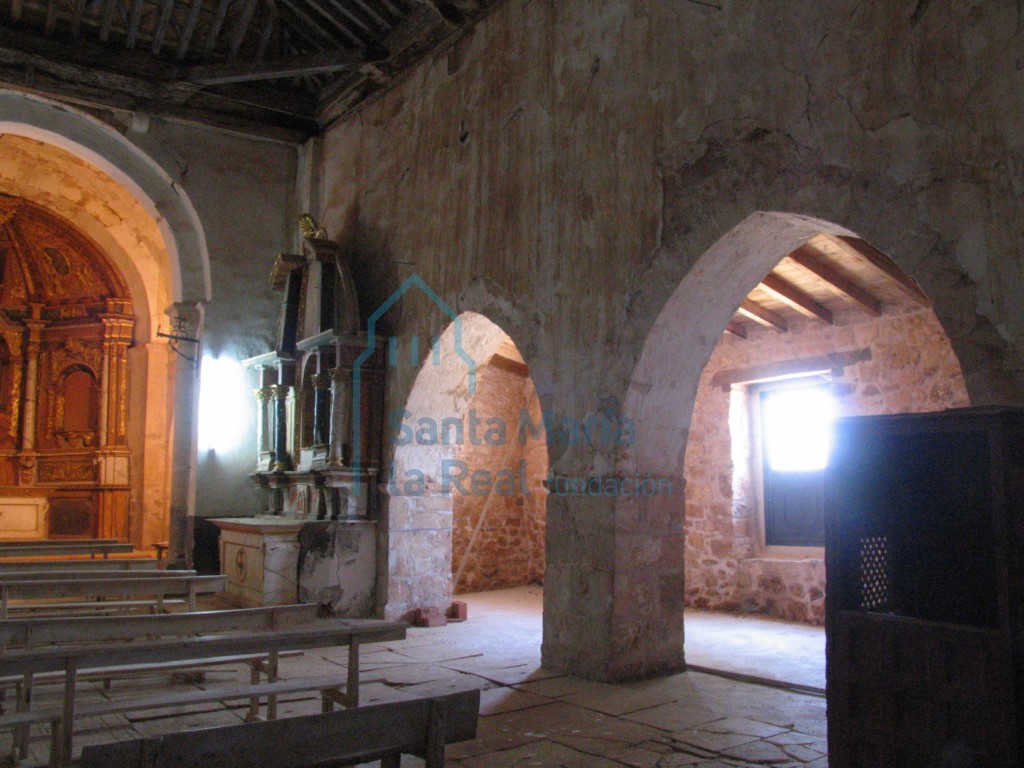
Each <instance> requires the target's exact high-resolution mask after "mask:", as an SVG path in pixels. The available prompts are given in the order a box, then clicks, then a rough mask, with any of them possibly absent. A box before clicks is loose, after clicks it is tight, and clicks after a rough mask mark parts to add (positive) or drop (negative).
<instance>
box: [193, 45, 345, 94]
mask: <svg viewBox="0 0 1024 768" xmlns="http://www.w3.org/2000/svg"><path fill="white" fill-rule="evenodd" d="M364 62H365V58H364V53H363V51H324V52H322V53H312V54H308V55H306V56H295V57H291V58H288V59H285V60H283V61H270V62H264V63H255V62H253V63H244V64H208V65H205V66H196V67H192V68H191V69H190V70H189V72H188V75H187V76H186V78H185V79H186V80H187V81H188V82H190V83H192V84H194V85H202V86H209V85H223V84H225V83H246V82H252V81H255V80H278V79H281V78H286V77H301V76H303V75H315V74H318V73H321V72H340V71H344V70H356V69H359V67H360V66H361V65H362V64H363V63H364Z"/></svg>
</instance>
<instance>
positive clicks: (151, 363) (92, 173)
mask: <svg viewBox="0 0 1024 768" xmlns="http://www.w3.org/2000/svg"><path fill="white" fill-rule="evenodd" d="M0 114H2V115H3V119H2V120H0V133H2V134H3V135H4V137H5V139H7V144H6V146H5V147H4V150H5V151H4V152H3V155H2V156H0V159H3V160H10V161H12V162H16V158H15V156H16V155H17V154H18V153H21V155H22V161H24V157H26V156H28V157H34V158H35V159H36V160H39V161H41V162H37V163H36V164H35V165H33V167H32V170H31V172H29V173H17V172H16V173H9V174H2V173H0V191H4V192H7V193H9V194H16V195H19V196H21V197H24V198H26V199H29V200H32V201H33V202H36V203H39V204H42V205H45V206H47V207H49V208H50V209H51V210H53V211H54V212H55V213H57V214H58V215H63V216H65V217H66V218H68V219H69V220H71V222H72V223H73V224H75V225H76V226H78V227H79V228H80V229H81V230H82V231H83V232H84V233H85V234H86V235H88V236H90V237H93V239H94V240H95V241H96V242H97V244H98V245H99V246H100V247H101V248H102V249H103V250H104V251H105V252H106V253H107V255H108V256H109V257H110V258H111V260H112V261H113V262H114V263H115V264H116V265H117V267H118V268H119V269H120V270H121V272H122V273H123V274H124V275H125V279H126V280H127V282H128V284H129V287H130V288H131V290H132V294H133V296H135V297H136V301H137V304H138V309H139V313H138V314H139V316H140V322H139V324H138V328H137V332H136V337H135V344H134V346H133V348H132V349H131V350H130V351H129V357H130V358H131V359H132V360H133V365H132V368H133V369H134V373H133V378H132V382H131V386H132V387H133V391H134V392H135V393H137V394H138V395H139V398H134V397H133V399H132V403H133V406H132V407H133V408H141V409H142V410H143V411H144V413H145V417H144V418H140V419H136V420H135V422H136V423H137V424H140V425H142V426H140V427H139V429H138V430H137V433H136V435H135V436H134V439H135V440H137V441H141V440H147V441H148V440H149V439H150V438H149V437H147V436H152V439H153V441H154V444H153V445H152V446H148V447H147V449H146V451H145V455H146V459H145V461H144V462H141V464H142V465H141V466H140V462H137V463H136V464H135V465H134V466H133V467H132V469H131V472H132V476H133V485H135V486H136V487H137V488H139V489H140V495H139V496H138V497H137V498H135V499H134V502H133V504H134V508H135V510H136V514H137V515H138V520H137V524H136V525H134V526H133V529H132V533H131V538H132V540H133V541H134V542H135V543H136V544H137V545H145V544H148V543H150V542H152V541H157V540H162V539H166V538H168V534H170V539H171V546H172V553H173V554H172V557H176V558H179V557H181V556H182V555H183V554H184V551H185V549H186V547H185V541H186V538H185V537H186V526H187V518H188V515H189V513H190V511H191V510H192V509H193V508H194V495H195V478H194V475H195V461H194V458H195V450H196V448H195V431H196V430H195V400H196V394H197V392H196V390H197V376H196V374H197V371H196V367H195V366H193V365H191V364H188V363H187V362H186V361H184V360H179V359H176V357H175V355H174V354H173V353H171V352H170V351H169V349H168V346H167V345H166V344H165V343H164V342H163V341H162V340H161V339H159V338H158V337H157V336H156V331H157V328H158V327H159V325H161V323H162V324H163V325H165V326H172V327H175V328H176V329H178V331H179V332H180V333H183V334H184V335H188V336H191V337H196V338H198V337H199V336H200V335H201V332H202V317H203V305H204V304H205V302H207V301H208V300H209V298H210V271H209V259H208V255H207V251H206V242H205V236H204V234H203V229H202V226H201V224H200V222H199V218H198V216H197V214H196V212H195V209H194V208H193V206H192V204H191V202H190V201H189V199H188V197H187V195H185V193H184V192H183V191H182V190H181V189H180V187H178V186H176V185H175V184H174V183H173V180H172V179H171V177H170V175H169V174H167V173H166V172H165V171H164V170H163V169H162V168H161V167H160V166H159V165H158V164H157V163H156V162H155V161H153V160H152V158H150V157H149V156H148V155H146V154H145V153H144V152H142V151H140V150H139V149H138V148H137V147H135V146H134V145H133V144H132V143H131V142H130V141H128V140H127V139H126V138H125V137H124V136H122V135H121V134H119V133H118V132H117V131H115V130H113V129H112V128H110V127H108V126H106V125H105V124H103V123H102V122H100V121H98V120H96V119H95V118H92V117H90V116H88V115H86V114H84V113H82V112H78V111H76V110H74V109H72V108H69V107H67V106H66V105H62V104H57V103H55V102H51V101H48V100H46V99H43V98H39V97H36V96H31V95H26V94H22V93H16V92H11V91H0ZM15 144H17V146H16V147H15V146H14V145H15ZM12 147H14V149H12ZM15 150H16V151H15ZM68 172H70V174H71V177H75V176H77V180H78V182H80V183H72V184H70V185H68V184H67V183H66V182H67V181H68V178H69V177H68V176H67V175H66V174H67V173H68ZM168 380H170V381H172V382H173V384H172V385H171V390H170V392H169V391H168V386H167V382H168ZM172 393H173V394H172ZM140 403H144V405H140ZM169 438H170V439H169ZM141 489H145V491H144V492H143V491H141Z"/></svg>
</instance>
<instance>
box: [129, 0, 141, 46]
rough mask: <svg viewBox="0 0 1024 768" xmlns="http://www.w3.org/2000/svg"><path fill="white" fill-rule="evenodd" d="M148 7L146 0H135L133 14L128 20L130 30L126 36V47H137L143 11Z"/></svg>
mask: <svg viewBox="0 0 1024 768" xmlns="http://www.w3.org/2000/svg"><path fill="white" fill-rule="evenodd" d="M145 7H146V0H135V4H134V5H133V6H132V15H131V18H130V19H129V20H128V32H127V34H125V37H124V47H125V48H128V49H131V48H134V47H135V41H136V40H137V39H138V36H139V26H140V25H141V24H142V11H143V10H144V9H145Z"/></svg>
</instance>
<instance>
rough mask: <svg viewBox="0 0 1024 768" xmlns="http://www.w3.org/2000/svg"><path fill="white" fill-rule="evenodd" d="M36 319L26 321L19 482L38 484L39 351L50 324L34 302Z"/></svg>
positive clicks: (40, 308) (33, 311)
mask: <svg viewBox="0 0 1024 768" xmlns="http://www.w3.org/2000/svg"><path fill="white" fill-rule="evenodd" d="M31 306H32V318H31V319H30V320H26V321H25V326H26V327H27V328H28V339H27V341H26V344H25V391H24V405H23V408H24V419H23V421H22V427H21V461H20V465H21V466H20V468H19V473H18V474H19V477H18V484H19V485H35V482H36V457H35V447H36V403H38V401H39V350H40V349H41V347H42V334H43V328H45V327H46V325H47V323H46V321H45V320H43V319H41V317H40V315H41V313H42V309H43V306H42V304H32V305H31Z"/></svg>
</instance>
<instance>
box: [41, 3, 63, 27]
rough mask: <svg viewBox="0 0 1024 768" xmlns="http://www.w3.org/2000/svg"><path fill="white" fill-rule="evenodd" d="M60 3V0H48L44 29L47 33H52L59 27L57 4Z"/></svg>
mask: <svg viewBox="0 0 1024 768" xmlns="http://www.w3.org/2000/svg"><path fill="white" fill-rule="evenodd" d="M59 4H60V0H48V2H47V3H46V22H45V24H44V27H43V29H44V31H45V32H46V34H47V35H52V34H53V32H54V30H55V29H57V6H58V5H59Z"/></svg>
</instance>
